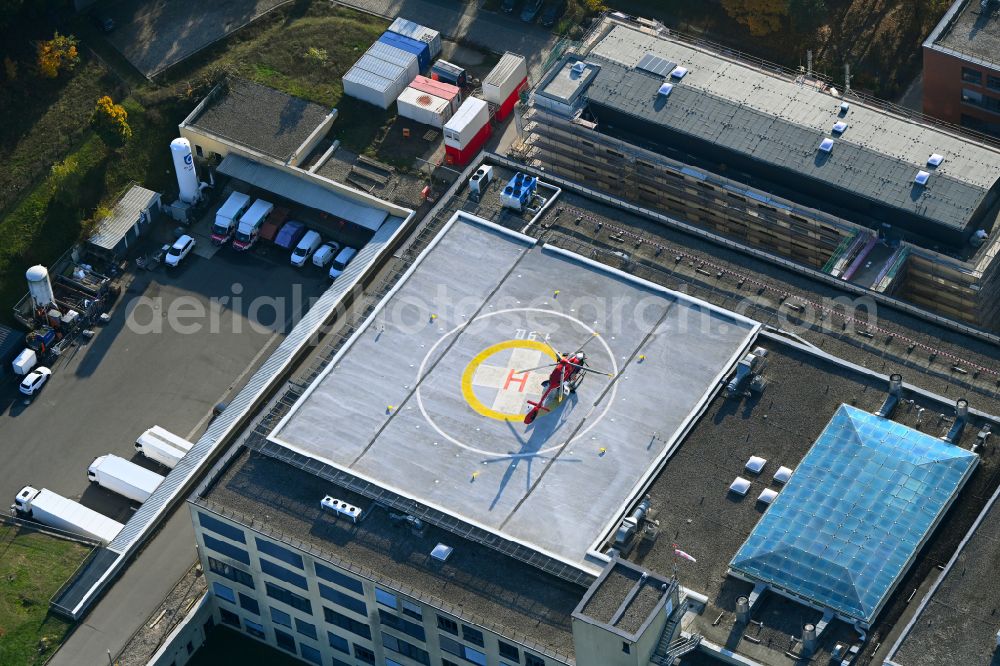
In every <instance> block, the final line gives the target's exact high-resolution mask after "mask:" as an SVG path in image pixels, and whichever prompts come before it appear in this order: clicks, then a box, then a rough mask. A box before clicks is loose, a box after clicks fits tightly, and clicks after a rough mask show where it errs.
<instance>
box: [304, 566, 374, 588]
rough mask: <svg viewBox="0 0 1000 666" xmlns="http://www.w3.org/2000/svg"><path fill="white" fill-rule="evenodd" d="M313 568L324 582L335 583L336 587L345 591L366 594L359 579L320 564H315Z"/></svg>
mask: <svg viewBox="0 0 1000 666" xmlns="http://www.w3.org/2000/svg"><path fill="white" fill-rule="evenodd" d="M313 567H315V569H316V575H317V576H319V577H320V578H322V579H323V580H325V581H328V582H330V583H333V584H334V585H339V586H341V587H342V588H344V589H345V590H350V591H351V592H356V593H357V594H364V593H365V588H364V586H363V585H362V584H361V581H360V580H358V579H357V578H351V577H350V576H348V575H346V574H342V573H340V572H339V571H337V570H336V569H331V568H330V567H328V566H324V565H322V564H320V563H319V562H313Z"/></svg>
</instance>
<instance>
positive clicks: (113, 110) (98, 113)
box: [91, 95, 132, 146]
mask: <svg viewBox="0 0 1000 666" xmlns="http://www.w3.org/2000/svg"><path fill="white" fill-rule="evenodd" d="M91 122H92V124H93V126H94V129H95V130H96V131H97V133H98V135H100V137H101V138H102V139H104V143H106V144H108V145H109V146H123V145H125V143H126V142H127V141H128V140H129V139H131V138H132V128H131V127H129V124H128V111H126V110H125V107H124V106H122V105H121V104H115V102H114V100H112V99H111V98H110V97H109V96H107V95H105V96H104V97H102V98H100V99H99V100H97V106H95V107H94V115H93V116H92V118H91Z"/></svg>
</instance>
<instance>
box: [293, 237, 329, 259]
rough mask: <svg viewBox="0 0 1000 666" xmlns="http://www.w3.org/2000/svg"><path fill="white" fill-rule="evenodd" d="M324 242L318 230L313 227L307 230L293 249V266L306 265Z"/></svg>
mask: <svg viewBox="0 0 1000 666" xmlns="http://www.w3.org/2000/svg"><path fill="white" fill-rule="evenodd" d="M322 242H323V239H322V238H320V235H319V233H318V232H316V231H312V230H311V229H310V230H309V231H307V232H306V233H305V235H304V236H302V238H301V239H300V240H299V243H298V245H296V246H295V249H294V250H292V266H304V265H305V263H306V261H308V260H309V257H311V256H312V253H313V252H315V251H316V249H317V248H318V247H319V246H320V244H321V243H322Z"/></svg>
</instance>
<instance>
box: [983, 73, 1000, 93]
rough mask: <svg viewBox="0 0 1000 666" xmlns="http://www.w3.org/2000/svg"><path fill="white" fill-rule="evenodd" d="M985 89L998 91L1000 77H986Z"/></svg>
mask: <svg viewBox="0 0 1000 666" xmlns="http://www.w3.org/2000/svg"><path fill="white" fill-rule="evenodd" d="M986 87H987V88H989V89H990V90H1000V76H993V75H990V76H987V77H986Z"/></svg>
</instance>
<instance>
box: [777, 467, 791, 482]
mask: <svg viewBox="0 0 1000 666" xmlns="http://www.w3.org/2000/svg"><path fill="white" fill-rule="evenodd" d="M790 478H792V470H791V469H789V468H787V467H785V466H784V465H782V466H781V467H779V468H778V471H777V472H775V473H774V482H775V483H781V484H785V483H788V479H790Z"/></svg>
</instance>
